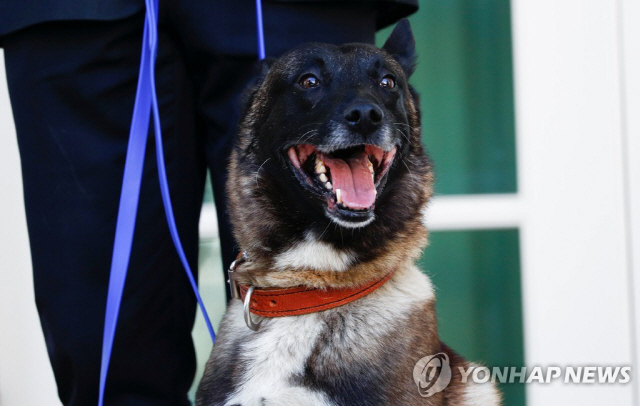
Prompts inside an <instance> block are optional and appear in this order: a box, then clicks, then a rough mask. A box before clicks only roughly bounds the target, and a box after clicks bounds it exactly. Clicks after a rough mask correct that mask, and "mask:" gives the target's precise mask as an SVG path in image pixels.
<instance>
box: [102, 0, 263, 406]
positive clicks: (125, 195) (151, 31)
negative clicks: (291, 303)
mask: <svg viewBox="0 0 640 406" xmlns="http://www.w3.org/2000/svg"><path fill="white" fill-rule="evenodd" d="M145 3H146V15H145V22H144V33H143V39H142V56H141V58H140V73H139V75H138V87H137V90H136V98H135V104H134V107H133V117H132V119H131V130H130V132H129V143H128V147H127V156H126V160H125V165H124V175H123V179H122V190H121V193H120V204H119V208H118V218H117V221H116V235H115V239H114V243H113V256H112V259H111V271H110V275H109V290H108V293H107V309H106V313H105V320H104V335H103V339H102V362H101V366H100V395H99V398H98V406H103V405H104V393H105V386H106V381H107V373H108V370H109V362H110V360H111V350H112V348H113V339H114V337H115V331H116V325H117V323H118V313H119V312H120V304H121V302H122V293H123V290H124V283H125V280H126V276H127V268H128V266H129V259H130V257H131V244H132V242H133V232H134V229H135V222H136V215H137V211H138V201H139V198H140V184H141V183H142V169H143V166H144V154H145V149H146V145H147V137H148V131H149V120H150V114H151V113H153V126H154V135H155V142H156V160H157V166H158V177H159V179H160V191H161V194H162V202H163V204H164V210H165V215H166V218H167V224H168V226H169V232H170V234H171V239H172V240H173V244H174V246H175V248H176V251H177V252H178V256H179V257H180V261H181V262H182V265H183V266H184V269H185V273H186V274H187V277H188V278H189V282H190V283H191V287H192V288H193V292H194V293H195V295H196V299H197V301H198V304H199V306H200V309H201V311H202V314H203V316H204V320H205V323H206V324H207V329H208V330H209V334H210V335H211V340H212V341H213V342H215V339H216V336H215V333H214V331H213V327H212V325H211V320H210V319H209V315H208V314H207V310H206V309H205V306H204V303H203V302H202V298H201V297H200V293H199V292H198V287H197V284H196V281H195V279H194V277H193V272H192V271H191V267H190V266H189V262H188V261H187V257H186V255H185V253H184V250H183V248H182V243H181V242H180V237H179V235H178V230H177V227H176V222H175V218H174V216H173V208H172V205H171V198H170V196H169V184H168V182H167V174H166V169H165V164H164V153H163V148H162V132H161V127H160V113H159V111H158V99H157V96H156V86H155V72H154V67H155V61H156V53H157V49H158V0H145ZM256 16H257V17H256V18H257V24H258V54H259V57H260V59H264V57H265V48H264V33H263V26H262V4H261V0H256Z"/></svg>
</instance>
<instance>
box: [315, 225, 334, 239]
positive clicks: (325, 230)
mask: <svg viewBox="0 0 640 406" xmlns="http://www.w3.org/2000/svg"><path fill="white" fill-rule="evenodd" d="M331 224H334V223H333V222H332V221H329V223H327V226H326V227H325V228H324V231H323V232H322V234H320V237H318V240H321V239H322V236H323V235H324V233H326V232H327V230H328V229H329V226H330V225H331Z"/></svg>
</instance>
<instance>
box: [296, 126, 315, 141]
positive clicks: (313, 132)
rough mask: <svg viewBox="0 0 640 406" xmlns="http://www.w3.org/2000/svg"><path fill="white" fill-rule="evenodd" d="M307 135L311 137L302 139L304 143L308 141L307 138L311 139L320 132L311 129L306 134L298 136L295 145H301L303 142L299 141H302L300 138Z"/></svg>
mask: <svg viewBox="0 0 640 406" xmlns="http://www.w3.org/2000/svg"><path fill="white" fill-rule="evenodd" d="M309 133H311V135H309V136H308V137H307V138H305V139H304V140H305V141H306V140H308V139H309V138H311V137H313V136H314V135H316V134H319V133H320V132H319V131H318V129H312V130H309V131H307V132H306V133H304V134H302V135H301V136H300V138H298V141H296V144H302V143H303V142H302V141H301V140H302V138H304V136H306V135H307V134H309Z"/></svg>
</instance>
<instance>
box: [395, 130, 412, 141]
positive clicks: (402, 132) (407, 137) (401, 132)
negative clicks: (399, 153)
mask: <svg viewBox="0 0 640 406" xmlns="http://www.w3.org/2000/svg"><path fill="white" fill-rule="evenodd" d="M396 131H398V132H399V133H400V134H402V135H403V136H404V138H406V139H407V142H408V143H409V145H411V140H410V139H409V136H408V135H407V134H405V133H404V131H402V130H401V129H399V128H396Z"/></svg>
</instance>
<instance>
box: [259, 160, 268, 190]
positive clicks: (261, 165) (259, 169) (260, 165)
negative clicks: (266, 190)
mask: <svg viewBox="0 0 640 406" xmlns="http://www.w3.org/2000/svg"><path fill="white" fill-rule="evenodd" d="M270 159H271V158H267V159H265V161H264V162H263V163H262V165H260V167H259V168H258V170H257V171H256V186H258V174H260V169H262V167H263V166H264V164H266V163H267V161H268V160H270Z"/></svg>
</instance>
